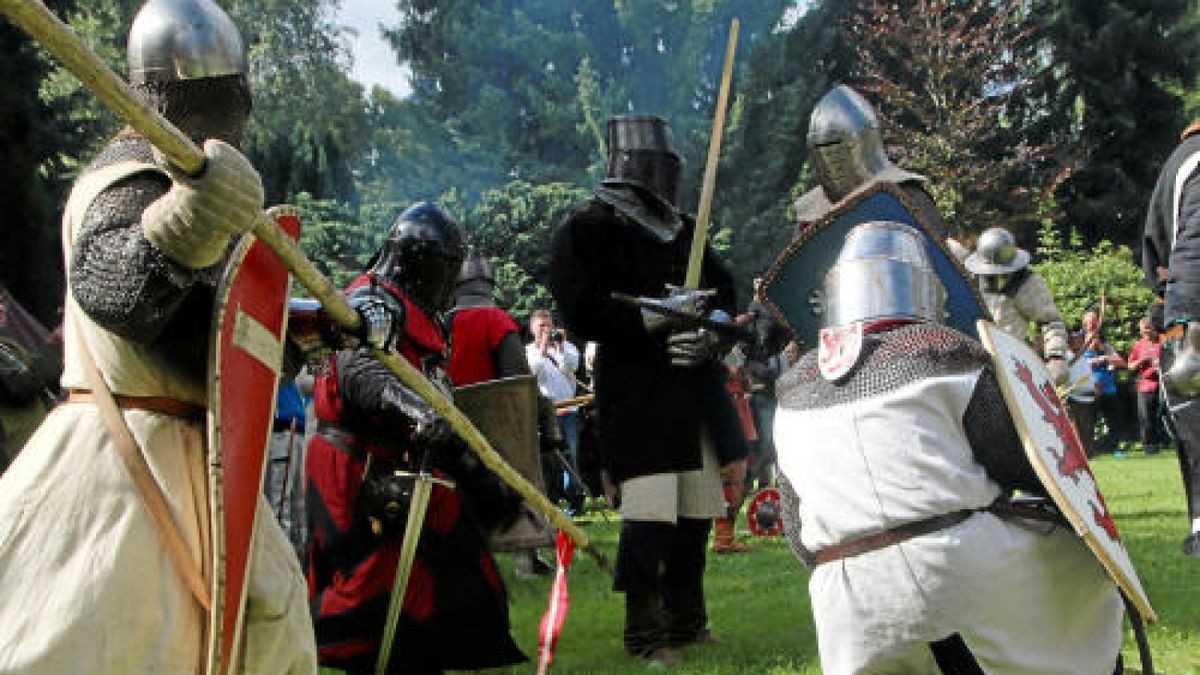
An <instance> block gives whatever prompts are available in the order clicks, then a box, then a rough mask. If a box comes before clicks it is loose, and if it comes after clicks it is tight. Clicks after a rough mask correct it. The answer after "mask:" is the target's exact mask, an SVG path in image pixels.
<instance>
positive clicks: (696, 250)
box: [683, 17, 738, 289]
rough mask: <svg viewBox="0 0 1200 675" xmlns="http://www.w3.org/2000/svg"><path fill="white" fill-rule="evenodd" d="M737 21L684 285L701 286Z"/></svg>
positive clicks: (723, 75) (731, 33)
mask: <svg viewBox="0 0 1200 675" xmlns="http://www.w3.org/2000/svg"><path fill="white" fill-rule="evenodd" d="M737 39H738V20H737V18H736V17H735V18H734V19H733V21H732V22H731V23H730V24H729V42H728V43H726V45H725V70H724V72H722V73H721V89H720V92H719V93H718V94H717V110H716V113H715V114H714V116H713V128H712V135H711V136H709V139H708V161H707V162H706V163H705V165H704V182H703V184H702V185H701V187H700V208H699V209H698V210H697V211H696V231H695V233H694V234H693V235H692V249H691V251H690V253H689V255H688V266H687V276H686V278H685V279H684V282H683V285H684V287H685V288H692V289H696V288H700V270H701V268H702V266H703V262H704V246H705V244H706V243H707V242H708V221H709V218H710V216H712V201H713V192H714V191H715V190H716V187H717V163H718V162H719V161H720V159H721V136H722V134H723V133H724V132H725V110H726V109H727V108H728V105H729V83H730V81H731V80H733V56H734V54H735V53H736V52H737Z"/></svg>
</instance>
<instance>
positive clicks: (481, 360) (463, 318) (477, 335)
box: [446, 251, 562, 578]
mask: <svg viewBox="0 0 1200 675" xmlns="http://www.w3.org/2000/svg"><path fill="white" fill-rule="evenodd" d="M495 289H496V276H495V273H494V272H493V270H492V263H491V261H489V260H488V259H487V258H486V257H485V256H483V255H481V254H480V253H479V252H477V251H471V252H470V253H469V254H468V255H467V258H466V259H465V260H463V264H462V269H461V270H460V271H459V274H458V284H457V286H456V287H455V289H454V308H453V309H451V310H450V312H449V313H448V314H447V315H446V324H447V325H448V326H449V331H450V344H451V349H450V362H449V365H447V367H446V374H447V375H449V377H450V381H451V382H452V383H453V384H454V386H456V387H465V386H468V385H472V384H479V383H480V382H488V381H490V380H496V379H501V378H508V377H520V376H530V375H531V373H530V372H529V363H528V362H526V360H525V346H524V345H523V344H521V328H520V326H518V325H517V322H516V320H515V319H513V318H512V316H511V315H509V313H508V312H506V311H504V310H503V309H501V308H500V307H497V306H496V300H495V297H494V295H495ZM538 403H539V409H538V435H539V437H540V438H541V439H542V443H543V444H554V443H561V441H562V434H561V433H560V431H559V429H558V423H557V421H556V420H555V419H554V404H553V403H551V402H550V401H549V400H548V399H546V398H545V397H539V399H538ZM535 459H537V458H536V457H535ZM539 466H540V464H539ZM526 478H532V482H533V483H534V484H535V485H539V487H540V486H541V482H542V480H541V479H542V476H541V471H540V469H539V471H538V472H537V473H536V474H535V475H534V476H532V477H530V476H527V477H526ZM543 491H544V490H543ZM534 518H536V517H534ZM535 522H539V521H535ZM547 541H548V543H549V538H548V539H547ZM513 567H514V570H515V572H516V575H517V577H519V578H528V577H532V576H544V575H547V574H550V573H551V572H553V571H554V568H553V567H551V566H550V565H549V564H547V563H546V562H544V561H542V560H541V559H540V558H539V557H538V556H537V549H536V548H533V549H525V550H522V551H518V552H516V553H515V554H514V555H513Z"/></svg>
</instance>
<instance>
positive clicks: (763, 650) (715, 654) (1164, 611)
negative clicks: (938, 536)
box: [327, 452, 1200, 675]
mask: <svg viewBox="0 0 1200 675" xmlns="http://www.w3.org/2000/svg"><path fill="white" fill-rule="evenodd" d="M1093 467H1094V470H1095V473H1096V475H1097V479H1098V480H1099V481H1100V483H1101V485H1102V486H1103V489H1104V493H1105V497H1106V498H1107V500H1108V504H1109V506H1110V508H1111V509H1112V511H1113V513H1114V514H1115V516H1116V519H1117V524H1118V526H1119V527H1120V529H1121V532H1122V535H1123V536H1124V538H1125V541H1126V544H1127V546H1128V548H1129V550H1130V554H1131V556H1132V557H1133V560H1134V562H1135V563H1136V565H1137V567H1138V570H1139V572H1140V574H1141V577H1142V581H1143V583H1144V585H1145V587H1146V590H1147V592H1148V593H1149V595H1150V599H1151V602H1152V603H1153V604H1154V607H1155V609H1156V610H1157V612H1158V615H1159V622H1158V623H1157V624H1154V625H1152V626H1150V627H1149V638H1150V644H1151V648H1152V649H1153V652H1154V657H1155V666H1156V671H1157V672H1159V673H1165V674H1168V675H1178V674H1181V673H1200V560H1196V559H1190V558H1186V557H1184V556H1183V555H1182V553H1181V552H1180V548H1179V545H1180V540H1181V539H1182V538H1183V535H1184V534H1185V532H1186V525H1187V523H1186V516H1185V513H1184V499H1183V490H1182V487H1181V482H1180V479H1179V466H1178V460H1177V459H1176V457H1175V454H1174V453H1170V452H1164V453H1162V454H1160V455H1158V456H1154V457H1146V456H1144V455H1142V454H1141V453H1139V452H1132V453H1127V454H1126V455H1125V457H1123V458H1119V459H1118V458H1114V457H1101V458H1099V459H1097V460H1095V461H1094V463H1093ZM584 522H586V524H585V525H584V527H585V528H586V531H587V532H588V535H589V536H590V537H592V539H593V540H594V541H596V542H597V543H598V544H599V545H600V547H601V548H602V549H604V550H605V551H606V552H607V553H608V555H609V556H610V557H612V556H613V555H614V554H615V551H616V538H617V532H618V529H619V527H618V525H617V522H616V519H615V518H612V520H611V522H605V521H604V520H603V519H601V518H600V517H598V516H593V517H590V518H588V519H586V521H584ZM741 522H742V528H743V533H744V522H745V521H744V518H743V520H742V521H741ZM750 543H751V544H752V545H753V546H754V548H755V550H754V552H752V553H749V554H744V555H734V556H717V555H710V556H709V571H708V575H707V577H706V589H707V596H708V602H709V615H710V617H711V624H712V628H713V630H714V632H715V633H717V634H718V635H719V636H721V638H723V639H724V640H725V644H723V645H720V646H702V647H691V648H688V649H686V650H685V651H684V652H683V657H684V664H683V666H682V667H680V668H679V669H677V670H675V671H672V672H678V673H681V674H685V673H689V674H690V673H766V674H768V675H785V674H787V675H791V674H816V673H820V668H819V665H818V664H819V661H818V658H817V653H816V637H815V634H814V631H813V625H812V616H811V614H810V612H809V604H808V592H807V583H808V574H807V572H805V570H804V569H803V568H802V567H801V566H800V565H799V563H797V562H796V560H795V558H793V556H792V553H791V550H790V549H789V548H788V546H787V544H786V543H785V541H784V540H783V539H781V538H777V539H754V540H752V541H750ZM501 567H502V569H503V570H504V573H505V580H506V582H507V583H508V588H509V593H510V596H511V598H512V622H513V634H514V636H515V637H516V640H517V643H518V644H519V645H520V646H521V648H522V649H524V650H525V652H526V654H528V655H529V656H530V658H531V659H532V658H535V657H536V653H537V626H538V622H539V621H540V619H541V616H542V613H543V612H544V611H545V608H546V601H547V597H548V594H549V588H550V581H549V580H548V579H535V580H528V581H526V580H517V579H515V578H514V577H513V576H512V574H511V571H512V565H511V562H510V561H509V559H508V558H507V556H501ZM610 585H611V580H610V578H609V577H608V576H607V575H606V574H605V573H604V572H602V571H601V570H600V569H599V567H597V566H596V565H595V564H594V563H593V562H592V561H591V559H590V558H588V557H587V556H586V555H584V554H581V553H577V554H576V560H575V563H574V565H573V566H572V568H571V575H570V592H571V609H570V614H569V616H568V619H567V623H566V626H565V628H564V629H563V635H562V638H561V641H560V643H559V647H558V653H557V658H556V661H555V664H554V668H553V671H554V672H556V673H614V674H615V673H628V672H631V671H638V670H645V668H644V666H642V664H640V663H639V662H637V661H635V660H634V659H631V658H629V657H628V656H626V655H625V653H624V651H623V650H622V648H621V625H622V621H623V604H622V602H621V596H620V595H619V594H617V593H614V592H612V591H611V590H610ZM1030 611H1031V612H1036V611H1037V608H1030ZM463 637H464V639H468V638H467V636H463ZM1124 656H1125V664H1126V667H1127V672H1138V667H1139V660H1138V654H1137V647H1136V645H1135V644H1134V642H1133V637H1132V632H1131V631H1129V630H1127V631H1126V641H1125V648H1124ZM533 670H534V666H533V665H532V663H531V664H530V665H528V666H527V667H522V668H515V669H512V670H511V672H517V673H524V672H532V671H533ZM327 672H330V673H332V672H335V671H327Z"/></svg>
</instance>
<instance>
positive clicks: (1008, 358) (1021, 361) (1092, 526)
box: [978, 321, 1157, 621]
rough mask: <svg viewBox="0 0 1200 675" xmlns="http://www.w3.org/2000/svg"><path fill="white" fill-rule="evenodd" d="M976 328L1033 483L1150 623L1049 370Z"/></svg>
mask: <svg viewBox="0 0 1200 675" xmlns="http://www.w3.org/2000/svg"><path fill="white" fill-rule="evenodd" d="M978 327H979V336H980V339H981V340H982V341H983V346H984V348H985V349H987V351H988V353H989V354H990V355H991V357H992V365H993V366H994V367H995V370H996V379H997V380H999V382H1000V390H1001V391H1002V392H1003V394H1004V402H1005V403H1006V404H1007V405H1008V409H1009V412H1010V413H1011V414H1012V418H1013V423H1014V424H1015V425H1016V427H1017V433H1018V434H1020V436H1021V442H1022V444H1023V445H1024V446H1025V454H1026V455H1027V456H1028V458H1029V463H1030V464H1032V465H1033V469H1034V471H1035V472H1036V473H1037V476H1038V479H1039V480H1041V482H1042V485H1043V487H1045V488H1046V491H1047V493H1048V494H1049V495H1050V498H1051V499H1053V500H1054V503H1055V505H1057V506H1058V509H1059V510H1060V511H1061V512H1062V514H1063V515H1064V516H1065V517H1066V519H1067V521H1068V522H1070V523H1071V527H1073V528H1075V533H1076V534H1078V535H1079V536H1080V537H1081V538H1082V539H1083V541H1084V543H1086V544H1087V547H1088V548H1089V549H1090V550H1091V551H1092V553H1093V554H1095V556H1096V558H1097V560H1099V561H1100V564H1101V565H1102V566H1103V567H1104V569H1105V571H1107V572H1108V575H1109V576H1110V577H1112V580H1113V581H1114V582H1116V584H1117V586H1119V587H1120V588H1121V591H1122V592H1123V593H1124V594H1125V596H1126V597H1127V598H1129V600H1130V602H1131V603H1132V604H1133V606H1134V607H1135V608H1136V609H1137V612H1138V614H1140V615H1141V616H1142V617H1143V618H1145V619H1146V620H1147V621H1155V620H1156V619H1157V617H1156V616H1155V614H1154V609H1153V608H1152V607H1151V606H1150V599H1149V598H1148V597H1146V591H1145V590H1144V589H1143V588H1142V582H1141V581H1140V580H1139V579H1138V575H1137V570H1135V569H1134V567H1133V561H1131V560H1130V559H1129V553H1128V552H1127V551H1126V550H1125V545H1124V544H1123V543H1122V542H1121V535H1120V533H1119V532H1117V524H1116V523H1115V522H1114V521H1113V517H1112V513H1110V512H1109V510H1108V505H1107V504H1105V503H1104V495H1102V494H1100V486H1099V485H1098V484H1097V483H1096V477H1095V476H1093V475H1092V469H1091V466H1090V465H1089V464H1088V461H1087V455H1086V453H1084V450H1083V446H1082V445H1081V444H1080V442H1079V435H1078V434H1077V433H1076V431H1075V426H1074V425H1073V424H1072V423H1071V420H1070V418H1068V417H1067V411H1066V409H1065V407H1064V406H1063V403H1062V401H1061V400H1060V399H1059V398H1058V394H1057V393H1056V392H1055V389H1054V381H1053V380H1052V379H1051V377H1050V372H1049V371H1048V370H1046V366H1045V364H1044V363H1042V360H1041V359H1040V358H1038V356H1037V354H1035V353H1034V352H1033V350H1032V349H1030V348H1029V347H1028V346H1027V345H1026V344H1025V343H1024V342H1021V341H1020V340H1017V339H1015V338H1013V337H1012V336H1010V335H1008V334H1007V333H1005V332H1004V331H1002V330H1000V329H999V328H997V327H996V325H995V324H993V323H992V322H990V321H980V322H979V325H978Z"/></svg>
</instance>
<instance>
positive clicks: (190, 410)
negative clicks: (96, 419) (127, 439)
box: [67, 389, 208, 422]
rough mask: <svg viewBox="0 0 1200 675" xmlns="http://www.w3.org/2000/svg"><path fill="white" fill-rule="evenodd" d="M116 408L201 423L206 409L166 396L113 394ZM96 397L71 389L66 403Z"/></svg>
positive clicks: (91, 400)
mask: <svg viewBox="0 0 1200 675" xmlns="http://www.w3.org/2000/svg"><path fill="white" fill-rule="evenodd" d="M113 398H114V399H115V400H116V402H117V407H119V408H120V409H122V410H145V411H147V412H154V413H158V414H160V415H168V416H170V417H178V418H180V419H183V420H187V421H189V422H203V421H204V418H205V416H206V415H207V414H208V409H207V408H205V407H204V406H202V405H198V404H195V403H188V402H186V401H180V400H178V399H174V398H167V397H166V396H123V395H121V394H113ZM95 402H96V397H95V395H94V394H92V392H91V391H90V390H88V389H71V390H69V391H68V392H67V403H95Z"/></svg>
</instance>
